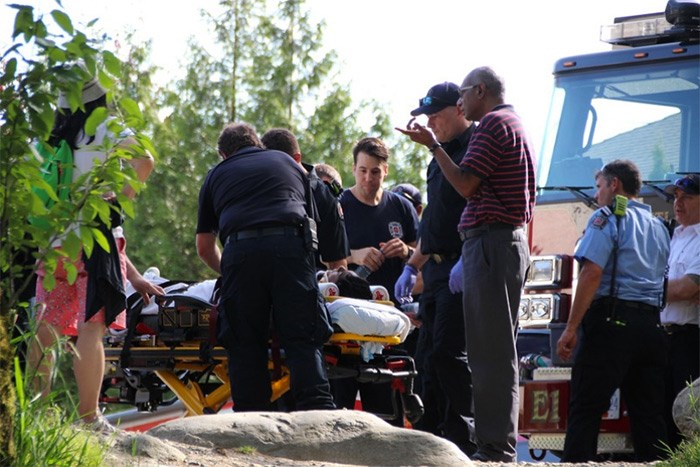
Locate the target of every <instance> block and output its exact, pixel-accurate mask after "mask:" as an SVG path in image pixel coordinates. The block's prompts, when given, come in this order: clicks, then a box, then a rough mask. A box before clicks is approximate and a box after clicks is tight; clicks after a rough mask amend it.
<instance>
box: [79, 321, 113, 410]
mask: <svg viewBox="0 0 700 467" xmlns="http://www.w3.org/2000/svg"><path fill="white" fill-rule="evenodd" d="M104 333H105V325H104V323H91V322H88V323H82V324H81V325H80V327H79V329H78V340H77V341H76V343H75V348H76V351H77V355H75V357H74V358H73V372H74V374H75V380H76V383H77V385H78V414H79V415H80V417H81V418H82V419H83V420H84V421H86V422H90V421H92V420H94V419H95V418H96V417H97V416H98V415H99V414H100V410H99V397H100V388H101V387H102V379H103V377H104V365H105V351H104V346H103V344H102V337H103V336H104Z"/></svg>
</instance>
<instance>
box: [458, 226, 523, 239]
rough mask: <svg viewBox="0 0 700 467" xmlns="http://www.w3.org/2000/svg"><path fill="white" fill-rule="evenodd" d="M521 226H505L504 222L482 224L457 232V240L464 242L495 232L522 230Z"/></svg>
mask: <svg viewBox="0 0 700 467" xmlns="http://www.w3.org/2000/svg"><path fill="white" fill-rule="evenodd" d="M522 228H523V226H522V225H513V224H507V223H505V222H494V223H492V224H482V225H479V226H477V227H471V228H467V229H464V230H460V231H459V238H460V239H462V241H465V240H466V239H468V238H474V237H478V236H481V235H483V234H485V233H486V232H491V231H495V230H510V231H513V232H514V231H516V230H518V229H522Z"/></svg>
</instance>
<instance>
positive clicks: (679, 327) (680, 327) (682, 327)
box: [661, 323, 700, 335]
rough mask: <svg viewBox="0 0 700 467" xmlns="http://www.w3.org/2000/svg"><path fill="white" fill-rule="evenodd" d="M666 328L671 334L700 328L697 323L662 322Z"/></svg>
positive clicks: (667, 332)
mask: <svg viewBox="0 0 700 467" xmlns="http://www.w3.org/2000/svg"><path fill="white" fill-rule="evenodd" d="M661 326H662V327H663V328H664V331H665V332H666V334H668V335H671V334H678V333H680V332H690V331H693V330H698V329H700V328H699V327H698V325H697V324H674V323H668V324H662V325H661Z"/></svg>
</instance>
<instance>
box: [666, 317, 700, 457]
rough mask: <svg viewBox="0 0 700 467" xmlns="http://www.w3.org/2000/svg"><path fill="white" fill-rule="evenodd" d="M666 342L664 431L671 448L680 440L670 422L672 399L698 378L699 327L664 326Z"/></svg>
mask: <svg viewBox="0 0 700 467" xmlns="http://www.w3.org/2000/svg"><path fill="white" fill-rule="evenodd" d="M664 333H665V334H666V341H667V343H668V365H667V367H666V368H667V369H666V428H667V429H668V444H669V447H671V448H673V449H675V448H676V447H677V446H678V444H680V442H681V441H682V440H683V435H682V434H681V433H680V431H679V430H678V427H677V426H676V423H675V422H674V420H673V403H674V402H675V400H676V396H677V395H678V393H679V392H681V391H682V390H683V389H685V388H686V387H688V384H689V383H692V382H693V381H695V380H696V379H697V378H698V377H700V327H698V326H697V325H696V324H685V325H682V326H679V325H676V324H672V325H666V326H664Z"/></svg>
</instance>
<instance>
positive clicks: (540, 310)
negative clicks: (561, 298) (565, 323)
mask: <svg viewBox="0 0 700 467" xmlns="http://www.w3.org/2000/svg"><path fill="white" fill-rule="evenodd" d="M552 298H553V296H552V295H550V296H547V297H538V298H533V299H532V301H531V304H530V316H531V317H532V319H547V320H549V319H551V317H552V301H553V300H552Z"/></svg>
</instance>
